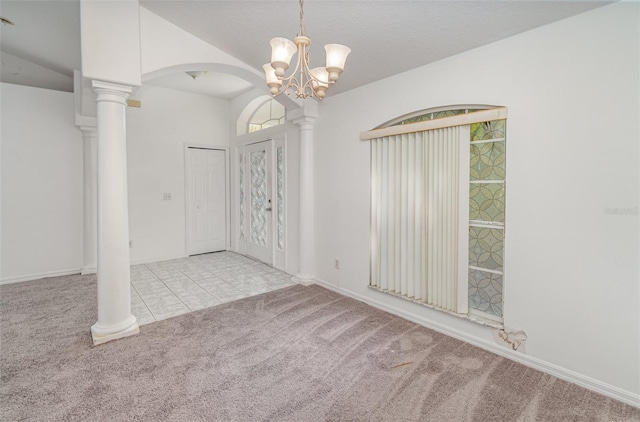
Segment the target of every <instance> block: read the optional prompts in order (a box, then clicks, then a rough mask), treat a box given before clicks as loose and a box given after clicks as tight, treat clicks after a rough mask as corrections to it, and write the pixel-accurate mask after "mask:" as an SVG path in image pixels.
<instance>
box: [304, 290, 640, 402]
mask: <svg viewBox="0 0 640 422" xmlns="http://www.w3.org/2000/svg"><path fill="white" fill-rule="evenodd" d="M314 281H315V283H316V284H318V285H319V286H322V287H325V288H327V289H329V290H332V291H334V292H336V293H339V294H341V295H344V296H348V297H351V298H353V299H356V300H358V301H360V302H364V303H366V304H368V305H371V306H373V307H374V308H378V309H381V310H383V311H386V312H389V313H390V314H394V315H397V316H400V317H402V318H404V319H407V320H409V321H411V322H415V323H416V324H419V325H422V326H424V327H427V328H430V329H432V330H434V331H438V332H440V333H442V334H446V335H448V336H450V337H453V338H456V339H458V340H461V341H464V342H466V343H470V344H473V345H474V346H477V347H480V348H482V349H484V350H488V351H489V352H492V353H495V354H497V355H499V356H502V357H505V358H508V359H511V360H514V361H516V362H518V363H521V364H523V365H526V366H529V367H531V368H534V369H537V370H539V371H542V372H545V373H547V374H550V375H553V376H555V377H558V378H560V379H562V380H565V381H568V382H571V383H574V384H577V385H579V386H581V387H584V388H586V389H588V390H591V391H595V392H596V393H600V394H603V395H605V396H607V397H611V398H612V399H615V400H619V401H621V402H623V403H627V404H629V405H631V406H635V407H640V394H635V393H632V392H630V391H626V390H623V389H621V388H618V387H615V386H613V385H610V384H607V383H605V382H602V381H598V380H596V379H594V378H591V377H588V376H586V375H582V374H579V373H577V372H574V371H571V370H569V369H566V368H563V367H561V366H558V365H556V364H553V363H550V362H547V361H545V360H542V359H539V358H536V357H533V356H530V355H525V354H522V353H518V352H515V351H512V350H511V349H507V348H504V347H501V346H499V345H497V344H494V343H491V342H489V341H487V340H485V339H481V338H479V337H475V336H472V335H469V334H468V333H465V332H462V331H459V330H456V329H453V328H450V327H447V326H446V325H443V324H441V323H438V322H435V321H432V320H430V319H428V318H423V317H420V316H416V315H413V314H411V313H408V312H406V311H405V310H403V309H400V308H397V307H395V306H389V305H387V304H385V303H382V302H379V301H377V300H375V299H371V298H369V297H366V296H363V295H360V294H358V293H354V292H351V291H349V290H346V289H343V288H341V287H337V286H334V285H333V284H331V283H328V282H326V281H324V280H320V279H317V278H316V279H315V280H314Z"/></svg>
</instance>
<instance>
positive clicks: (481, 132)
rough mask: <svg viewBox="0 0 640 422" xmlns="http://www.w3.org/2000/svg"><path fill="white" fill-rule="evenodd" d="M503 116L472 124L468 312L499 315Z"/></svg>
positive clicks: (501, 261) (503, 156)
mask: <svg viewBox="0 0 640 422" xmlns="http://www.w3.org/2000/svg"><path fill="white" fill-rule="evenodd" d="M505 129H506V120H495V121H491V122H483V123H474V124H472V125H471V128H470V130H471V145H470V148H471V151H470V152H471V155H470V163H469V177H470V181H469V184H470V186H469V313H472V314H478V315H480V316H485V317H488V318H492V317H498V318H502V287H503V277H504V273H503V252H504V210H505V206H504V204H505V201H504V198H505V170H506V167H505V164H506V161H505V157H506V156H505V141H506V137H505Z"/></svg>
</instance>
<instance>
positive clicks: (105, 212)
mask: <svg viewBox="0 0 640 422" xmlns="http://www.w3.org/2000/svg"><path fill="white" fill-rule="evenodd" d="M92 85H93V90H94V92H95V93H96V103H97V122H98V123H97V125H98V322H96V323H95V324H94V325H93V326H92V327H91V334H92V336H93V344H96V345H97V344H101V343H105V342H107V341H111V340H115V339H118V338H122V337H126V336H130V335H133V334H137V333H139V332H140V329H139V327H138V322H137V320H136V317H135V316H133V315H132V314H131V283H130V274H129V208H128V203H127V142H126V122H125V110H126V100H127V98H128V97H129V94H130V93H131V87H129V86H125V85H118V84H113V83H109V82H102V81H96V80H94V81H92Z"/></svg>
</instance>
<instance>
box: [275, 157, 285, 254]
mask: <svg viewBox="0 0 640 422" xmlns="http://www.w3.org/2000/svg"><path fill="white" fill-rule="evenodd" d="M276 199H277V201H278V204H277V205H278V207H277V209H276V217H277V218H276V225H277V239H278V241H277V247H278V250H279V251H283V250H284V148H283V147H278V149H277V152H276Z"/></svg>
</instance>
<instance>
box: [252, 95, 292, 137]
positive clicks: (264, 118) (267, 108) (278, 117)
mask: <svg viewBox="0 0 640 422" xmlns="http://www.w3.org/2000/svg"><path fill="white" fill-rule="evenodd" d="M284 118H285V109H284V106H283V105H282V104H280V103H279V102H277V101H276V100H274V99H273V98H272V99H270V100H268V101H266V102H265V103H263V104H262V105H261V106H260V107H258V109H257V110H256V111H255V112H254V113H253V115H252V116H251V118H250V119H249V123H248V126H247V132H249V133H251V132H257V131H259V130H263V129H267V128H270V127H273V126H278V125H281V124H283V123H284Z"/></svg>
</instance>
